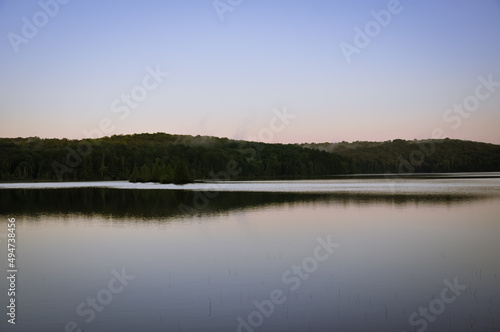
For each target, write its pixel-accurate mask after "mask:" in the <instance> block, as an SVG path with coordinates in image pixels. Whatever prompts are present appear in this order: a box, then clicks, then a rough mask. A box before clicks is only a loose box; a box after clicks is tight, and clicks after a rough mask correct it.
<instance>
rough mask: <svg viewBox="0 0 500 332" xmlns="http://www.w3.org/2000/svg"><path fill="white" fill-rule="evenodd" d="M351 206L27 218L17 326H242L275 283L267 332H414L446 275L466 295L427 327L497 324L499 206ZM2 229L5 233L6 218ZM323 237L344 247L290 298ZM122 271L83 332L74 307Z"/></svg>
mask: <svg viewBox="0 0 500 332" xmlns="http://www.w3.org/2000/svg"><path fill="white" fill-rule="evenodd" d="M233 195H238V196H241V199H242V200H245V195H249V194H248V193H246V194H245V193H234V194H233ZM351 203H352V202H351ZM351 203H347V204H345V203H343V202H342V201H336V200H333V201H332V200H319V201H317V200H310V201H307V200H305V201H298V202H290V203H286V202H284V203H283V202H281V203H275V204H270V205H261V206H259V205H256V206H253V207H252V208H248V209H237V210H227V211H225V212H222V213H218V214H207V215H200V216H193V217H186V216H184V217H183V218H180V219H179V218H171V219H168V220H167V221H165V220H163V219H161V218H160V219H155V218H148V219H141V218H137V219H133V218H130V219H127V220H123V219H121V218H119V217H114V216H113V214H110V215H90V216H89V215H82V214H70V215H65V216H61V215H58V214H52V213H49V214H46V215H43V214H42V215H38V217H37V218H35V217H33V218H31V216H30V215H29V214H26V215H22V216H20V217H19V218H18V219H17V220H18V230H17V234H18V255H19V256H18V263H19V281H18V282H19V283H18V285H19V290H20V292H19V296H18V301H19V303H20V304H19V312H20V313H22V315H21V314H20V316H19V324H18V325H17V326H16V327H15V330H16V331H32V330H37V331H55V330H62V326H63V324H64V323H66V322H67V321H69V320H74V321H76V322H77V323H78V324H79V325H80V326H81V327H83V328H85V330H89V331H92V330H96V331H109V330H112V329H113V330H120V331H139V330H142V331H178V330H181V331H187V330H190V331H235V330H236V325H237V323H236V318H237V317H238V316H241V317H246V316H247V315H248V314H249V313H250V312H252V310H254V309H255V307H254V306H253V304H252V301H253V300H254V298H255V299H257V300H259V301H262V300H265V299H268V298H269V293H270V291H271V290H273V289H275V288H278V289H282V290H283V291H285V294H286V296H287V301H286V302H285V304H284V305H280V306H279V307H278V308H276V310H275V312H274V314H273V315H272V316H271V317H269V318H266V319H265V323H264V326H263V327H264V330H270V331H307V330H308V329H309V327H310V329H311V331H325V330H334V329H335V330H339V331H349V330H378V331H381V330H389V331H392V330H394V331H396V330H397V331H402V330H407V331H412V330H413V327H411V326H410V325H409V324H408V317H409V315H410V314H411V313H412V312H413V311H414V310H415V307H420V306H427V305H428V304H429V301H430V300H431V299H432V296H434V295H437V296H439V291H440V290H441V289H442V288H443V287H444V284H443V280H444V279H449V280H453V279H454V278H455V277H458V280H459V281H460V282H461V283H463V284H466V285H467V286H468V290H467V291H466V292H465V293H464V294H462V295H461V296H460V297H458V298H457V300H456V301H455V302H454V303H452V304H450V305H449V307H446V309H445V312H444V313H443V314H442V315H440V316H439V317H438V318H437V319H436V321H435V322H432V323H430V324H429V327H428V329H427V330H428V331H456V330H462V329H465V327H466V324H467V322H468V321H469V320H470V319H471V318H470V317H473V318H474V319H475V321H476V323H475V325H474V328H475V329H478V330H480V329H482V330H485V329H491V326H492V322H493V321H492V320H493V318H494V317H498V316H499V314H500V305H494V306H492V304H491V302H490V299H491V298H492V297H494V298H495V299H497V298H499V297H500V291H499V289H500V263H499V262H498V252H500V244H499V242H498V236H499V235H500V224H499V223H498V212H499V208H498V206H499V205H498V204H499V203H500V200H499V199H498V198H489V199H484V200H480V199H479V200H472V201H467V202H462V203H458V204H449V203H448V202H443V203H440V202H439V201H438V202H436V203H435V204H427V203H425V204H421V203H419V202H418V201H414V202H410V203H408V204H401V205H398V204H392V203H390V202H384V201H376V203H375V204H356V203H352V204H351ZM61 209H63V207H61ZM1 222H2V228H4V227H5V226H6V225H5V224H6V218H4V217H2V219H1ZM328 235H331V236H332V240H333V241H334V242H337V243H340V244H341V247H340V248H339V249H336V251H335V253H334V254H333V255H332V256H331V257H330V258H329V259H328V260H327V261H325V262H320V263H319V267H318V269H317V270H316V271H315V272H314V273H311V276H310V278H309V279H307V280H304V281H302V282H301V285H300V287H299V289H298V290H297V291H296V292H294V293H293V292H289V287H290V285H287V284H285V283H283V281H282V280H281V277H282V274H283V273H284V272H285V271H286V270H288V269H290V267H291V266H292V265H294V264H301V262H302V261H303V259H304V258H306V257H308V256H311V255H312V254H313V250H314V248H315V246H316V245H317V242H316V238H317V237H323V238H326V236H328ZM0 263H1V265H2V266H5V264H6V257H5V255H2V256H1V257H0ZM122 267H125V268H126V270H127V272H128V273H130V274H132V275H134V276H136V279H135V280H134V281H132V282H131V283H130V285H129V286H128V287H127V288H126V289H125V290H124V291H123V292H122V293H120V294H116V295H115V297H114V299H113V302H112V303H111V304H110V305H108V306H106V307H105V309H104V311H103V312H101V313H98V314H97V316H96V319H95V321H94V322H92V324H90V325H86V324H85V323H84V322H83V320H82V318H81V317H79V316H78V315H77V314H76V312H75V309H76V306H77V305H78V304H79V303H81V302H82V301H85V299H86V298H87V296H95V295H96V293H97V292H98V291H99V290H100V289H102V288H104V287H106V285H107V282H108V281H109V279H110V277H111V274H110V271H111V270H112V269H117V270H118V269H121V268H122ZM5 300H6V294H5V293H2V302H4V303H5ZM209 302H210V303H211V306H210V307H209ZM493 303H495V302H493ZM494 323H495V324H496V323H497V322H494ZM450 324H451V327H450ZM0 326H1V327H2V330H5V331H10V330H14V329H13V328H11V327H9V326H7V324H6V322H5V321H2V322H1V323H0ZM111 327H113V328H111Z"/></svg>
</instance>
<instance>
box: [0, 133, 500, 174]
mask: <svg viewBox="0 0 500 332" xmlns="http://www.w3.org/2000/svg"><path fill="white" fill-rule="evenodd" d="M481 171H483V172H485V171H500V146H499V145H494V144H487V143H477V142H470V141H461V140H451V139H444V140H425V141H404V140H393V141H387V142H354V143H347V142H342V143H321V144H317V143H314V144H302V145H297V144H266V143H257V142H247V141H237V140H230V139H227V138H216V137H207V136H195V137H193V136H187V135H169V134H164V133H156V134H135V135H118V136H111V137H104V138H99V139H84V140H68V139H40V138H38V137H32V138H0V181H46V180H62V181H86V180H130V181H134V182H135V181H139V182H146V181H154V182H162V183H171V182H174V183H186V182H191V181H193V180H194V179H197V180H203V179H219V180H224V179H229V178H230V179H276V178H280V179H292V178H320V177H326V176H330V175H338V174H384V173H388V172H390V173H422V172H481Z"/></svg>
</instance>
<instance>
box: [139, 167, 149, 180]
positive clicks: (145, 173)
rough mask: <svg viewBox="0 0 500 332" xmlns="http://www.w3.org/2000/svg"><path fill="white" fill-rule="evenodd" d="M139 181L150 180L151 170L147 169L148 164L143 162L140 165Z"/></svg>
mask: <svg viewBox="0 0 500 332" xmlns="http://www.w3.org/2000/svg"><path fill="white" fill-rule="evenodd" d="M139 181H140V182H149V181H151V171H150V170H149V167H148V165H146V164H144V165H142V167H141V177H140V180H139Z"/></svg>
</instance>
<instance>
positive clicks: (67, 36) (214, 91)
mask: <svg viewBox="0 0 500 332" xmlns="http://www.w3.org/2000/svg"><path fill="white" fill-rule="evenodd" d="M51 1H55V0H42V1H41V3H50V2H51ZM61 1H62V0H61ZM227 1H228V0H222V1H221V2H222V3H227ZM232 2H233V3H236V2H237V1H236V0H233V1H232ZM387 6H388V1H379V0H358V1H352V0H338V1H336V0H243V1H242V2H241V4H240V5H237V6H235V7H234V8H233V10H232V11H227V12H225V13H224V15H223V17H224V20H223V21H222V20H221V19H220V18H219V15H218V14H217V11H216V10H215V9H214V6H213V0H182V1H179V0H176V1H170V0H143V1H139V0H135V1H133V0H106V1H97V0H71V1H69V2H68V3H67V4H64V5H59V11H58V13H56V14H55V15H53V17H50V18H49V19H48V22H47V24H46V25H44V26H41V27H40V28H39V29H38V33H37V34H36V35H35V36H33V37H32V38H27V39H26V40H27V42H26V43H24V44H20V45H18V51H19V52H17V53H16V52H15V50H14V48H13V47H12V43H11V41H10V40H9V33H11V34H10V36H12V35H13V34H17V35H19V36H21V37H22V36H23V34H22V29H23V24H25V23H24V22H23V17H25V18H26V19H27V20H28V21H29V22H33V20H34V16H35V18H37V19H39V20H40V19H43V14H41V15H40V13H38V12H39V11H40V10H42V9H41V5H40V2H38V1H32V0H23V1H18V0H0V37H1V39H0V91H1V98H0V137H19V136H20V137H28V136H39V137H44V138H45V137H56V138H63V137H67V138H82V137H84V136H85V134H84V131H85V130H95V129H98V128H99V123H100V122H101V121H103V119H109V120H105V121H109V122H110V125H111V126H112V130H110V132H109V134H110V135H113V134H129V133H141V132H150V133H152V132H167V133H172V134H190V135H198V134H199V135H213V136H222V137H229V138H238V139H249V138H251V137H257V138H258V137H259V133H261V136H260V137H261V138H262V139H260V140H263V141H268V142H271V141H272V142H285V143H288V142H337V141H343V140H345V141H356V140H370V141H383V140H390V139H395V138H402V139H414V138H417V139H422V138H429V137H431V136H432V132H433V130H435V129H436V128H441V129H442V132H443V135H444V136H446V137H450V138H459V139H468V140H475V141H484V142H491V143H496V144H500V130H498V128H499V127H500V126H499V125H500V87H496V88H495V91H494V92H493V93H491V96H489V98H487V99H486V100H484V101H481V102H480V105H479V107H478V108H477V110H476V111H474V112H470V113H469V112H467V113H466V114H465V116H462V115H459V114H458V113H457V114H455V113H454V114H452V115H453V116H455V117H457V116H458V117H460V121H461V123H460V125H457V126H455V128H454V126H453V125H454V124H455V125H456V122H455V121H453V122H452V121H448V122H447V121H445V120H444V119H443V114H445V112H446V110H447V109H449V108H451V107H452V106H453V104H455V103H457V104H461V103H462V102H463V101H464V99H465V98H467V97H468V96H471V95H474V93H475V89H476V86H477V85H478V84H479V81H478V77H480V76H483V77H485V78H487V77H488V76H489V75H492V77H493V80H494V81H497V82H500V1H498V0H413V1H411V0H401V2H400V6H401V8H402V11H401V12H400V13H399V14H395V15H392V19H391V22H390V23H389V24H388V25H387V26H385V27H382V28H381V31H380V33H379V34H378V35H376V36H375V37H373V38H372V40H371V42H370V44H369V45H368V46H367V47H365V48H363V49H361V51H360V53H359V54H354V55H353V56H352V61H351V63H348V62H347V61H346V58H345V57H344V55H343V53H342V51H341V48H340V46H339V45H340V44H341V43H342V42H345V43H349V44H354V42H353V39H354V37H355V30H354V29H355V27H360V28H361V29H364V28H365V25H366V24H367V23H368V22H369V21H371V20H373V17H372V15H371V14H370V12H371V11H372V10H375V11H380V10H383V9H386V8H387ZM37 13H38V14H37ZM37 15H38V16H37ZM42 23H43V22H42ZM157 65H158V66H159V67H160V68H161V69H162V70H163V71H165V72H168V73H169V75H168V77H166V78H165V79H164V81H163V82H162V83H161V84H160V85H159V86H158V87H157V88H156V89H154V90H152V91H149V92H148V95H147V97H146V98H145V99H144V100H143V101H141V102H140V103H139V104H138V106H137V107H136V108H134V109H130V113H129V116H127V117H126V118H124V119H121V118H120V117H119V116H120V114H121V113H114V112H113V111H112V103H113V102H114V101H115V100H116V99H117V98H119V97H120V96H121V95H122V94H130V92H131V90H132V89H133V88H134V87H137V86H138V85H141V84H142V80H143V77H144V76H145V75H146V74H147V70H146V67H148V66H150V67H152V68H154V67H156V66H157ZM283 109H286V110H287V111H288V113H291V114H293V115H295V118H294V119H291V120H290V122H289V124H288V125H287V126H286V127H285V128H282V127H280V129H283V130H281V131H280V132H274V133H273V136H274V137H273V138H272V139H269V138H268V136H266V135H262V133H264V132H266V128H268V129H269V127H270V123H271V122H272V121H273V120H272V119H273V117H275V113H273V110H280V111H281V110H283ZM466 116H468V117H466ZM457 121H458V120H457ZM273 123H274V122H273ZM279 123H280V122H277V124H279ZM271 127H272V126H271ZM263 130H264V131H263ZM267 133H269V130H268V131H267Z"/></svg>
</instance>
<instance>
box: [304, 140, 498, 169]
mask: <svg viewBox="0 0 500 332" xmlns="http://www.w3.org/2000/svg"><path fill="white" fill-rule="evenodd" d="M301 146H303V147H306V148H312V149H318V150H321V151H326V152H330V153H335V154H338V155H340V156H342V157H343V158H345V159H346V160H349V172H350V173H352V174H384V173H388V172H389V173H398V174H404V173H455V172H495V171H500V145H495V144H489V143H480V142H472V141H463V140H456V139H449V138H445V139H429V140H412V141H405V140H401V139H395V140H392V141H385V142H360V141H357V142H353V143H348V142H341V143H312V144H301Z"/></svg>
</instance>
